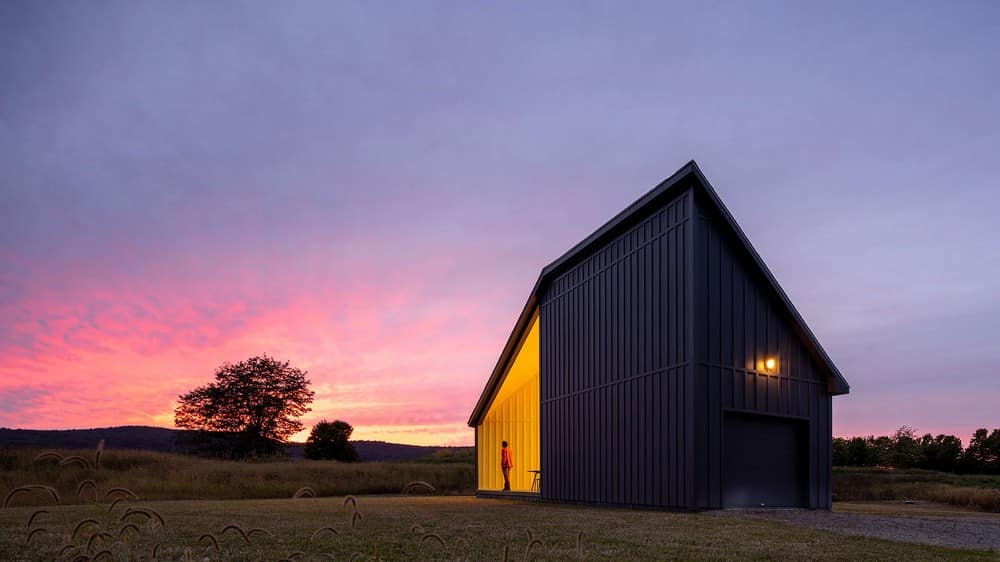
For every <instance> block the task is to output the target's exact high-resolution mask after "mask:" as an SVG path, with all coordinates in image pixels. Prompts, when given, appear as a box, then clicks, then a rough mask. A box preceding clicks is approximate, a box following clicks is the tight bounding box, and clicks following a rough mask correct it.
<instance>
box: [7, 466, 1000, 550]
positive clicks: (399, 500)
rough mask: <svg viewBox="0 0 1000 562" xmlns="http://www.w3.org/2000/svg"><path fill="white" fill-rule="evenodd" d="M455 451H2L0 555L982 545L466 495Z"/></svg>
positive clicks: (884, 487) (989, 489)
mask: <svg viewBox="0 0 1000 562" xmlns="http://www.w3.org/2000/svg"><path fill="white" fill-rule="evenodd" d="M467 453H468V452H467V451H464V450H463V451H443V452H441V453H439V454H437V455H432V456H430V457H428V458H426V459H422V460H420V461H411V462H376V463H339V462H335V461H310V460H287V459H286V460H272V461H263V462H235V461H222V460H208V459H201V458H196V457H190V456H182V455H171V454H165V453H153V452H138V451H128V452H126V451H106V452H103V453H102V454H100V455H98V453H97V452H96V451H93V450H90V451H82V450H60V451H47V452H43V451H38V450H27V449H19V450H7V451H0V493H2V494H3V508H2V509H0V560H76V561H77V562H84V561H85V560H121V561H126V560H128V561H132V560H154V559H155V560H195V559H197V560H204V559H209V560H282V559H287V560H299V561H301V560H323V559H330V558H333V559H337V560H348V559H361V560H378V559H389V560H400V559H421V560H423V559H445V560H469V559H473V560H479V559H493V560H504V559H506V560H528V559H539V560H584V559H596V558H613V559H642V558H674V559H732V560H739V559H776V558H780V559H789V558H790V559H801V558H811V559H827V560H857V559H862V558H863V559H887V560H888V559H907V560H931V559H934V560H940V559H963V560H970V559H971V560H975V559H991V558H990V557H993V558H992V559H995V556H996V554H995V553H990V552H986V551H961V550H951V549H945V548H937V547H929V546H922V545H913V544H903V543H893V542H888V541H883V540H878V539H870V538H862V537H853V536H846V535H840V534H835V533H829V532H825V531H819V530H813V529H806V528H800V527H793V526H789V525H786V524H783V523H779V522H773V521H760V520H750V519H742V518H732V517H717V516H713V515H711V514H680V513H664V512H654V511H635V510H624V509H611V508H589V507H580V506H562V505H551V504H529V503H522V502H515V501H489V500H476V499H474V498H471V497H469V495H468V494H471V493H472V491H473V487H474V469H473V464H472V463H471V462H468V461H469V460H471V458H470V457H469V456H468V454H467ZM997 487H998V482H997V477H996V476H969V475H963V476H959V475H952V474H944V473H935V472H931V471H915V470H910V471H890V470H875V469H855V468H838V469H836V470H835V489H836V490H837V494H838V499H839V500H855V501H859V502H860V501H868V500H902V499H916V500H918V501H921V502H923V501H941V500H942V499H944V500H945V501H950V502H951V503H955V504H958V505H966V506H969V507H975V508H977V509H981V510H984V511H995V512H996V511H998V509H997V506H996V504H995V503H988V502H980V503H977V501H978V500H977V501H969V499H968V498H967V497H965V496H964V495H963V494H966V493H969V494H973V496H975V494H983V497H986V498H992V497H994V496H990V494H1000V492H997ZM942 490H943V491H942ZM970 490H971V491H972V492H970ZM945 492H948V493H947V494H946V493H945ZM373 494H377V495H373ZM949 494H950V495H949ZM945 496H946V497H945ZM975 497H979V496H975ZM963 502H964V503H963ZM838 505H840V506H845V505H847V506H850V505H852V504H845V503H843V502H841V503H839V504H838ZM854 505H858V506H863V505H864V504H861V503H858V504H854ZM837 509H838V510H840V509H841V508H837Z"/></svg>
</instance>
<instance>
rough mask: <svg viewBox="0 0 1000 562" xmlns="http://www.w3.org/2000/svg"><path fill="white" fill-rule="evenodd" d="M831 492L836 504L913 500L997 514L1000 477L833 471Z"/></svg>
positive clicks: (855, 469)
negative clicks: (841, 502)
mask: <svg viewBox="0 0 1000 562" xmlns="http://www.w3.org/2000/svg"><path fill="white" fill-rule="evenodd" d="M833 490H834V500H837V501H852V502H856V501H887V500H899V501H902V500H916V501H923V502H934V503H946V504H950V505H954V506H958V507H963V508H968V509H975V510H979V511H984V512H987V513H1000V476H986V475H958V474H949V473H944V472H935V471H931V470H917V469H913V470H878V469H872V468H837V469H835V470H834V471H833Z"/></svg>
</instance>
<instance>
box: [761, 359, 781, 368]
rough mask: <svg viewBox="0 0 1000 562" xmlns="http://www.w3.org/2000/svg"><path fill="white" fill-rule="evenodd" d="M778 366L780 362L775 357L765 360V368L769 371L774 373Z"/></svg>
mask: <svg viewBox="0 0 1000 562" xmlns="http://www.w3.org/2000/svg"><path fill="white" fill-rule="evenodd" d="M777 366H778V360H777V359H775V358H774V357H768V358H767V359H765V360H764V368H765V369H766V370H768V371H773V370H774V368H775V367H777Z"/></svg>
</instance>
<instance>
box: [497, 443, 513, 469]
mask: <svg viewBox="0 0 1000 562" xmlns="http://www.w3.org/2000/svg"><path fill="white" fill-rule="evenodd" d="M500 468H514V452H513V451H511V450H510V447H504V448H502V449H500Z"/></svg>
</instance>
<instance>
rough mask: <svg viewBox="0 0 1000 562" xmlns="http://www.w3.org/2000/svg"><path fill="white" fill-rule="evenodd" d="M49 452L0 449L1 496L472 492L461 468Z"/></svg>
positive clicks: (81, 499)
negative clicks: (424, 488)
mask: <svg viewBox="0 0 1000 562" xmlns="http://www.w3.org/2000/svg"><path fill="white" fill-rule="evenodd" d="M53 452H54V453H56V455H44V453H43V452H42V451H38V450H31V449H15V450H7V451H0V492H2V493H3V494H4V495H6V494H8V493H9V492H10V491H11V490H13V489H14V488H16V487H18V486H23V485H26V484H39V485H45V486H50V487H52V488H53V489H54V490H55V491H56V493H58V494H59V497H60V503H62V504H79V503H92V502H93V501H94V499H95V497H97V498H98V499H100V498H101V496H102V495H103V494H105V493H106V492H107V490H110V489H112V488H115V487H122V488H127V489H129V490H131V491H133V492H135V493H136V494H137V495H138V496H139V497H140V498H142V499H143V500H168V499H169V500H185V499H190V500H196V499H213V500H221V499H266V498H290V497H292V495H293V494H294V493H295V492H296V491H297V490H299V489H300V488H302V487H303V486H310V487H311V488H313V489H314V490H315V492H316V494H317V495H319V496H343V495H346V494H399V493H400V492H401V491H402V490H403V488H404V487H405V486H406V485H407V484H408V483H410V482H413V481H425V482H433V483H434V487H435V489H436V493H438V494H446V495H447V494H472V493H473V491H474V490H473V486H474V468H473V466H472V465H471V464H468V463H456V462H441V461H438V462H371V463H340V462H336V461H312V460H287V459H286V460H270V461H260V462H237V461H224V460H214V459H202V458H198V457H192V456H185V455H172V454H167V453H154V452H148V451H109V452H106V453H105V454H104V455H103V456H102V458H101V459H100V467H97V466H96V462H95V452H94V451H73V450H69V451H67V450H60V451H53ZM39 455H43V456H42V457H41V458H40V457H39ZM67 459H73V460H71V461H69V462H67ZM76 459H80V460H76ZM87 480H90V481H93V482H94V484H95V485H96V488H95V487H90V486H85V488H84V489H82V490H79V486H80V483H81V482H84V481H87ZM11 501H12V503H13V505H42V504H47V503H48V502H50V501H51V498H48V499H47V498H46V494H45V493H42V492H39V491H35V492H32V493H22V494H18V496H17V497H15V498H13V499H12V500H11Z"/></svg>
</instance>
